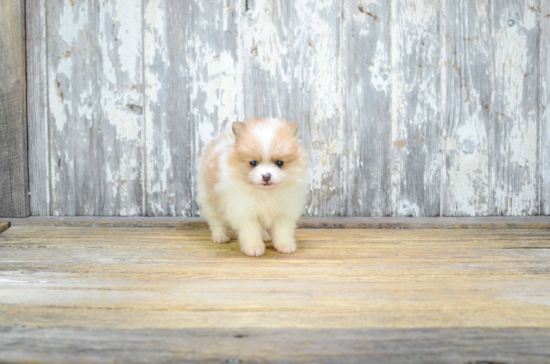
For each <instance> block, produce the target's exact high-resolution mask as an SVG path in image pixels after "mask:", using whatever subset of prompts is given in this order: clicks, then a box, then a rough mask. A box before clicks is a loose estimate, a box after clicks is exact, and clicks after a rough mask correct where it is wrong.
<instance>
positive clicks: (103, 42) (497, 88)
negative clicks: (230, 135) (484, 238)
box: [10, 0, 550, 217]
mask: <svg viewBox="0 0 550 364" xmlns="http://www.w3.org/2000/svg"><path fill="white" fill-rule="evenodd" d="M26 6H27V27H28V36H27V40H28V42H27V48H28V54H27V69H28V75H29V85H28V93H29V105H30V106H29V135H30V138H31V140H30V144H29V156H30V157H29V168H30V171H31V172H30V173H31V175H30V189H31V205H32V206H31V207H32V213H33V214H34V215H53V216H56V215H57V216H73V215H88V216H91V215H102V216H185V217H192V216H199V207H198V205H197V203H196V201H195V188H194V183H195V180H194V170H195V167H196V162H195V161H196V158H197V156H198V155H199V154H200V153H201V151H202V150H203V148H204V146H205V145H207V144H208V143H209V142H210V141H211V140H213V139H214V138H215V137H217V136H218V135H219V133H221V132H222V131H223V129H225V127H226V126H227V125H228V124H230V123H231V122H233V121H237V120H244V119H246V118H252V117H264V116H267V117H269V116H274V117H284V118H287V119H291V120H294V121H298V122H300V124H301V130H300V135H301V138H302V141H303V143H304V144H305V145H306V147H307V148H308V150H309V153H310V171H311V173H310V189H309V191H308V197H307V202H306V205H305V209H304V213H305V215H307V216H379V217H380V216H396V217H399V216H487V215H496V216H500V215H511V216H523V215H536V214H539V213H544V214H550V208H549V207H548V202H547V200H548V197H547V196H549V195H550V193H549V191H550V187H548V186H549V185H550V183H549V182H548V181H549V180H550V177H548V174H549V173H550V172H548V171H549V170H550V162H549V161H550V157H548V155H550V152H549V150H550V147H549V145H550V142H549V141H548V140H550V138H549V137H548V135H549V134H550V133H549V132H548V124H549V123H548V122H547V119H548V115H547V114H548V113H547V112H546V104H547V102H545V100H547V99H548V96H547V95H548V93H547V91H546V83H547V73H549V72H550V71H548V62H547V60H546V59H547V58H548V57H547V55H546V54H547V53H548V41H547V39H548V37H549V36H548V34H547V33H548V17H547V16H546V15H548V14H546V15H545V13H548V12H549V10H548V5H547V4H546V2H544V1H542V2H540V1H538V0H515V1H512V2H510V1H501V0H498V1H496V2H489V1H466V0H461V1H455V0H446V1H444V2H434V1H431V0H423V1H412V0H392V1H383V0H369V1H365V0H345V1H343V2H335V1H331V0H323V1H312V0H299V1H290V0H276V1H266V0H254V1H252V0H250V1H245V0H236V1H223V0H212V1H206V2H204V1H202V2H200V3H193V2H172V1H168V0H151V1H146V2H140V1H138V2H131V1H128V0H108V1H97V0H93V1H84V0H78V1H69V0H64V1H62V2H55V3H51V4H50V3H46V2H45V1H43V0H40V1H36V2H27V3H26ZM10 140H11V139H10ZM23 154H24V153H23ZM25 165H26V164H25Z"/></svg>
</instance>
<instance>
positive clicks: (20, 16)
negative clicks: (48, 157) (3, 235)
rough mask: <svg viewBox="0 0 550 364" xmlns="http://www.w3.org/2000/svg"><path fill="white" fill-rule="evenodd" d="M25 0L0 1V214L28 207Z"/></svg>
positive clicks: (12, 213)
mask: <svg viewBox="0 0 550 364" xmlns="http://www.w3.org/2000/svg"><path fill="white" fill-rule="evenodd" d="M25 94H26V83H25V1H24V0H3V1H0V217H14V216H17V217H25V216H28V215H29V213H30V210H29V174H28V163H27V115H26V96H25Z"/></svg>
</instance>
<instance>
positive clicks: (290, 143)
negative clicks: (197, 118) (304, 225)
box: [197, 119, 307, 257]
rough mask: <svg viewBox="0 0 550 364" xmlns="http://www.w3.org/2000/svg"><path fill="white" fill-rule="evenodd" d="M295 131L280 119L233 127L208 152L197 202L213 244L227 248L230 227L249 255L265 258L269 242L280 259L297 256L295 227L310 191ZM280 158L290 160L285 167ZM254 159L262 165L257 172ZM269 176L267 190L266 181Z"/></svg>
mask: <svg viewBox="0 0 550 364" xmlns="http://www.w3.org/2000/svg"><path fill="white" fill-rule="evenodd" d="M297 131H298V125H297V124H296V123H288V122H286V121H285V120H281V119H255V120H249V121H247V122H246V123H234V124H233V125H232V130H228V131H227V132H226V133H225V134H223V135H222V136H220V137H219V138H218V139H217V140H215V141H214V142H213V143H212V144H211V145H210V146H209V147H208V148H207V149H206V150H205V152H204V153H203V156H202V157H201V158H200V159H199V163H198V186H197V189H198V196H197V197H198V201H199V203H200V205H201V212H202V216H204V217H205V218H206V220H207V221H208V225H209V227H210V230H211V232H212V240H213V241H214V242H215V243H220V244H223V243H228V242H229V240H230V239H229V237H228V228H229V227H230V228H232V229H233V230H234V231H235V232H236V233H237V236H238V239H239V243H240V248H241V250H242V252H243V253H245V254H246V255H249V256H255V257H257V256H261V255H263V254H264V252H265V244H264V241H267V240H273V246H274V247H275V249H276V250H277V251H278V252H280V253H293V252H295V251H296V240H295V229H296V222H297V220H298V218H299V217H300V216H301V214H302V211H303V204H304V198H305V192H306V188H307V162H306V160H307V158H306V153H305V150H304V148H303V147H302V146H301V145H300V143H299V142H298V139H297V138H296V137H295V134H296V132H297ZM243 143H244V144H243ZM275 154H276V155H275ZM255 155H258V157H255ZM276 158H285V159H286V160H284V165H283V167H278V166H277V165H276V164H275V162H276V160H275V159H276ZM250 159H261V160H260V161H258V162H259V163H258V165H257V166H256V167H253V166H251V165H250V162H251V160H250ZM267 173H269V174H271V179H270V182H271V183H270V184H269V185H267V184H266V183H269V182H264V180H263V176H266V175H267Z"/></svg>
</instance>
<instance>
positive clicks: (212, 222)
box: [202, 206, 230, 244]
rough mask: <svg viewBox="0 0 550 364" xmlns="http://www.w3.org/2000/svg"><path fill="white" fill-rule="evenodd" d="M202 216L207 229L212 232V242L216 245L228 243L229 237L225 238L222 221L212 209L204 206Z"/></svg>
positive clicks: (225, 229)
mask: <svg viewBox="0 0 550 364" xmlns="http://www.w3.org/2000/svg"><path fill="white" fill-rule="evenodd" d="M202 215H203V216H204V217H205V218H206V221H207V222H208V227H209V228H210V231H211V232H212V241H213V242H214V243H217V244H225V243H229V240H230V239H229V236H227V228H226V226H225V223H224V221H223V219H221V218H220V217H219V216H218V214H217V213H216V212H214V209H213V208H211V207H210V206H204V207H203V209H202Z"/></svg>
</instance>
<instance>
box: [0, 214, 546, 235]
mask: <svg viewBox="0 0 550 364" xmlns="http://www.w3.org/2000/svg"><path fill="white" fill-rule="evenodd" d="M2 221H3V222H9V223H10V224H11V226H30V225H35V226H73V227H143V228H153V227H163V228H176V229H205V228H207V227H208V226H207V224H206V221H205V219H203V218H199V217H188V218H181V217H92V216H72V217H47V216H44V217H41V216H34V217H29V218H11V219H0V224H1V223H2ZM298 228H299V229H550V216H529V217H418V218H410V217H321V218H319V217H307V218H302V219H300V220H299V221H298ZM5 229H7V227H6V228H4V230H5ZM1 231H3V230H2V229H1V228H0V232H1Z"/></svg>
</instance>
